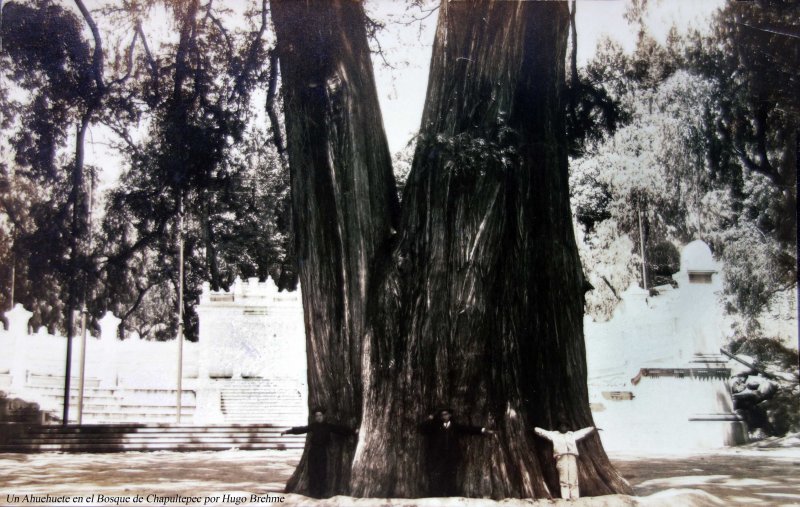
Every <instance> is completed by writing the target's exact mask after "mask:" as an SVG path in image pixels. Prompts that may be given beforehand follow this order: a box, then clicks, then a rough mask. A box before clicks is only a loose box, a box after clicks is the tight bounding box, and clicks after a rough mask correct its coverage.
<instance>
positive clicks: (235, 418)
mask: <svg viewBox="0 0 800 507" xmlns="http://www.w3.org/2000/svg"><path fill="white" fill-rule="evenodd" d="M220 385H222V386H223V387H221V389H220V409H221V411H222V414H223V416H224V417H225V422H228V423H234V422H235V423H241V424H264V423H271V424H286V425H287V426H296V425H300V424H305V422H306V421H307V411H308V408H307V407H306V402H305V398H304V397H303V395H302V394H301V393H300V392H299V391H298V390H297V389H296V386H297V382H296V381H291V380H285V381H282V380H279V379H278V380H275V379H270V380H267V379H227V380H226V381H225V382H224V383H221V384H220Z"/></svg>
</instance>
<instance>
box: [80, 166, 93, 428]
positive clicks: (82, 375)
mask: <svg viewBox="0 0 800 507" xmlns="http://www.w3.org/2000/svg"><path fill="white" fill-rule="evenodd" d="M93 207H94V178H91V177H90V178H89V254H91V252H92V246H93V242H92V239H93V238H94V236H93V235H92V209H93ZM88 313H89V311H88V309H87V308H86V287H85V286H84V289H83V305H82V307H81V363H80V371H79V372H78V375H79V380H78V424H83V391H84V386H85V382H86V328H87V325H86V319H87V314H88Z"/></svg>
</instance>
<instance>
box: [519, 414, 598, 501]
mask: <svg viewBox="0 0 800 507" xmlns="http://www.w3.org/2000/svg"><path fill="white" fill-rule="evenodd" d="M594 430H595V428H594V426H589V427H588V428H583V429H581V430H578V431H569V430H567V426H566V425H565V424H559V425H558V431H547V430H544V429H542V428H534V431H535V432H536V434H537V435H539V436H540V437H542V438H546V439H547V440H550V441H551V442H553V458H555V460H556V470H558V482H559V483H560V485H561V498H564V499H566V500H577V499H578V498H580V491H579V489H578V440H580V439H582V438H583V437H585V436H586V435H588V434H589V433H591V432H592V431H594Z"/></svg>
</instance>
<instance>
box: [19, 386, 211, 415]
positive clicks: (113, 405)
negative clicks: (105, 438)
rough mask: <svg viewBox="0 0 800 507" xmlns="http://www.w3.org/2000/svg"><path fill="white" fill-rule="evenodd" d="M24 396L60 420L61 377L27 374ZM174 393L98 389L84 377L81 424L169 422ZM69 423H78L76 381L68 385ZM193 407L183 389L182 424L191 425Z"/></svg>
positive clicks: (191, 393)
mask: <svg viewBox="0 0 800 507" xmlns="http://www.w3.org/2000/svg"><path fill="white" fill-rule="evenodd" d="M25 389H26V393H27V396H26V398H28V399H29V400H31V401H35V402H36V403H38V404H39V405H40V407H41V409H42V410H43V411H46V412H50V413H51V414H52V415H53V416H54V417H56V418H60V417H61V414H62V411H63V407H64V377H63V376H50V375H29V377H28V379H27V382H26V387H25ZM176 398H177V391H176V390H175V389H158V388H153V389H149V388H139V389H131V388H121V387H107V388H101V387H100V381H99V380H98V379H95V378H87V379H85V381H84V394H83V418H82V422H84V423H90V424H91V423H172V422H175V420H176V418H177V414H176V411H177V409H176ZM69 404H70V411H69V422H70V423H77V416H78V379H77V378H73V379H72V380H71V382H70V397H69ZM195 405H196V396H195V392H194V391H191V390H186V389H184V390H183V395H182V397H181V421H185V422H190V421H192V418H193V416H194V412H195Z"/></svg>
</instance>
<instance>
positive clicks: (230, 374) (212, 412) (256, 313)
mask: <svg viewBox="0 0 800 507" xmlns="http://www.w3.org/2000/svg"><path fill="white" fill-rule="evenodd" d="M197 315H198V318H199V320H200V336H199V340H198V341H199V345H200V358H199V374H198V379H197V404H198V410H197V412H196V415H195V419H196V420H198V422H202V423H216V422H227V423H257V422H269V423H278V424H296V423H297V421H304V420H305V419H306V413H307V411H308V408H307V398H308V387H307V386H306V345H305V330H304V324H303V304H302V300H301V298H300V290H299V289H298V290H296V291H294V292H279V291H278V288H277V286H276V285H275V284H274V283H273V281H272V280H271V279H269V278H267V280H266V281H265V282H259V281H258V278H250V279H248V280H247V281H246V282H243V281H242V280H239V279H238V278H237V280H236V281H235V282H234V283H233V285H232V286H231V290H230V291H229V292H224V291H220V292H212V291H211V290H210V288H209V285H208V284H207V283H206V284H204V286H203V294H202V297H201V299H200V305H199V306H198V307H197Z"/></svg>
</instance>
